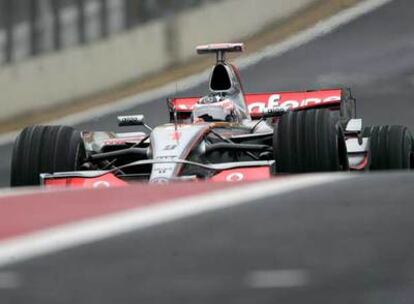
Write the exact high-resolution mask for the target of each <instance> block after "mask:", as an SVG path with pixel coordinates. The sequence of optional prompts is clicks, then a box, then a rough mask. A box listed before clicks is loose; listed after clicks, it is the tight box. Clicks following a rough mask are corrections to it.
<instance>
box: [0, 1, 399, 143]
mask: <svg viewBox="0 0 414 304" xmlns="http://www.w3.org/2000/svg"><path fill="white" fill-rule="evenodd" d="M391 1H393V0H365V1H363V2H361V3H359V4H357V5H355V6H353V7H351V8H349V9H346V10H343V11H341V12H339V13H338V14H336V15H334V16H332V17H329V18H328V19H326V20H324V21H321V22H319V23H317V24H316V25H314V26H312V27H310V28H309V29H307V30H304V31H301V32H299V33H298V34H296V35H294V36H292V37H290V38H288V39H286V40H285V41H283V42H281V43H276V44H273V45H270V46H268V47H266V48H265V49H263V50H262V51H259V52H257V53H254V54H251V55H249V56H246V57H241V58H239V59H238V60H236V64H237V65H238V66H239V68H240V69H245V68H248V67H250V66H252V65H255V64H256V63H258V62H259V61H261V60H263V59H265V58H271V57H277V56H280V55H282V54H284V53H286V52H288V51H290V50H292V49H295V48H298V47H300V46H302V45H304V44H306V43H308V42H310V41H312V40H315V39H317V38H319V37H322V36H324V35H327V34H329V33H331V32H332V31H334V30H336V29H337V28H339V27H341V26H343V25H345V24H348V23H350V22H352V21H353V20H355V19H357V18H359V17H361V16H363V15H365V14H368V13H370V12H372V11H374V10H376V9H377V8H379V7H381V6H383V5H385V4H387V3H389V2H391ZM209 71H210V70H206V71H204V72H202V73H199V74H196V75H193V76H189V77H186V78H183V79H181V80H178V81H177V82H173V83H169V84H167V85H164V86H162V87H160V88H157V89H154V90H150V91H147V92H144V93H140V94H137V95H133V96H130V97H126V98H123V99H121V100H119V101H117V102H114V103H111V104H108V105H102V106H98V107H95V108H92V109H89V110H86V111H83V112H79V113H75V114H71V115H68V116H66V117H64V118H60V119H57V120H54V121H51V122H50V124H59V125H75V124H79V123H83V122H85V121H88V120H90V119H91V117H95V118H96V117H100V116H104V115H107V114H111V113H114V112H121V111H125V110H128V109H130V108H132V107H134V106H137V105H140V104H143V103H147V102H149V101H152V100H155V99H159V98H162V97H165V96H172V95H175V94H176V93H179V92H182V91H185V90H187V89H190V88H193V87H195V86H197V85H199V84H201V83H202V82H203V81H204V80H206V79H207V77H208V73H209ZM177 89H178V91H177ZM17 134H18V132H10V133H6V134H3V135H0V145H5V144H9V143H11V142H12V141H13V140H14V138H15V137H16V136H17Z"/></svg>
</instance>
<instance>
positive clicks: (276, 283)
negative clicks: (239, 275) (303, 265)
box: [246, 269, 310, 289]
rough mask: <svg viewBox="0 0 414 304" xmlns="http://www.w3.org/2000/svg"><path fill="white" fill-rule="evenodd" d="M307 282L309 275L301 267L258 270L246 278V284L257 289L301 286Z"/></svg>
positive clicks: (308, 281)
mask: <svg viewBox="0 0 414 304" xmlns="http://www.w3.org/2000/svg"><path fill="white" fill-rule="evenodd" d="M309 283H310V275H309V273H308V272H307V271H306V270H302V269H283V270H258V271H253V272H251V273H250V274H249V275H248V276H247V278H246V284H247V286H249V287H250V288H259V289H266V288H293V287H303V286H306V285H308V284H309Z"/></svg>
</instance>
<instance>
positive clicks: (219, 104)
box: [193, 94, 244, 123]
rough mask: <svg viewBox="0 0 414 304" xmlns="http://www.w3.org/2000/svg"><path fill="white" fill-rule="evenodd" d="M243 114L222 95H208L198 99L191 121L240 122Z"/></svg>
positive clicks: (231, 101)
mask: <svg viewBox="0 0 414 304" xmlns="http://www.w3.org/2000/svg"><path fill="white" fill-rule="evenodd" d="M243 117H244V116H243V113H242V111H241V109H239V107H238V106H237V104H236V103H235V102H234V101H233V100H232V99H231V98H229V97H226V96H224V95H223V94H210V95H207V96H204V97H202V98H200V100H199V101H198V102H197V104H196V105H195V106H194V109H193V121H194V122H200V121H206V122H214V121H226V122H239V123H240V122H241V121H242V120H243Z"/></svg>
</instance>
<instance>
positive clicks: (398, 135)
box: [363, 125, 413, 170]
mask: <svg viewBox="0 0 414 304" xmlns="http://www.w3.org/2000/svg"><path fill="white" fill-rule="evenodd" d="M363 136H364V137H369V138H370V151H371V153H370V155H371V165H370V170H408V169H410V168H411V166H412V164H411V154H412V149H413V138H412V136H411V133H410V131H409V130H408V128H407V127H404V126H398V125H397V126H375V127H367V128H365V129H364V132H363Z"/></svg>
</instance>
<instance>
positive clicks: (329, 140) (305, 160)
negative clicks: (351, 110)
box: [273, 109, 348, 173]
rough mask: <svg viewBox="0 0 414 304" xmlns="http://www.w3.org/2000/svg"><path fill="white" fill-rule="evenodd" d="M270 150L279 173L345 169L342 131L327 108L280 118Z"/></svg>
mask: <svg viewBox="0 0 414 304" xmlns="http://www.w3.org/2000/svg"><path fill="white" fill-rule="evenodd" d="M273 149H274V156H275V160H276V171H277V172H278V173H305V172H327V171H339V170H347V169H348V162H347V157H346V146H345V140H344V134H343V130H342V128H341V126H340V124H339V123H338V122H337V119H335V118H334V117H333V115H332V113H331V112H330V111H329V110H327V109H317V110H305V111H297V112H288V113H286V114H285V115H283V116H282V117H281V118H280V120H279V123H278V125H277V126H276V130H275V133H274V139H273Z"/></svg>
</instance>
